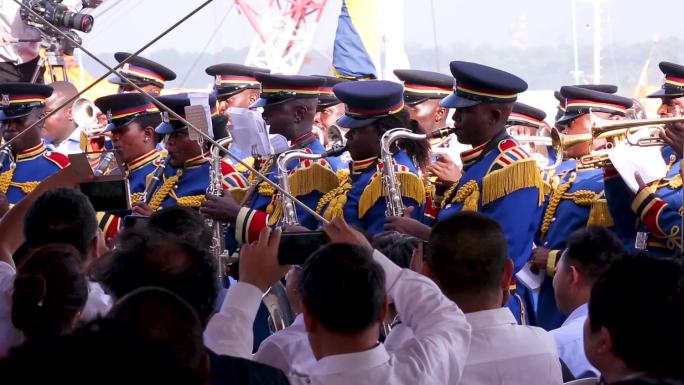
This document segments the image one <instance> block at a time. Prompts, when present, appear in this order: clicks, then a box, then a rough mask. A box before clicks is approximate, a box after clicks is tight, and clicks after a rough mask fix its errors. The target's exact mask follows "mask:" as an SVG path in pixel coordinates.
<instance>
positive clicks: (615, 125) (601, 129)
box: [590, 114, 684, 147]
mask: <svg viewBox="0 0 684 385" xmlns="http://www.w3.org/2000/svg"><path fill="white" fill-rule="evenodd" d="M590 118H591V132H592V135H593V136H594V138H595V139H598V138H601V137H604V138H605V137H616V136H624V137H625V139H626V140H627V143H628V144H629V145H631V146H639V147H653V146H663V145H665V141H664V140H662V139H660V138H657V137H647V138H638V139H636V140H635V139H634V138H633V137H632V134H633V133H634V132H637V131H640V130H647V129H651V130H653V131H662V130H663V129H664V125H665V124H668V123H684V116H675V117H671V118H656V119H631V120H607V119H601V118H599V117H597V116H594V115H593V114H592V115H591V117H590Z"/></svg>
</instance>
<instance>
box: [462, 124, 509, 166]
mask: <svg viewBox="0 0 684 385" xmlns="http://www.w3.org/2000/svg"><path fill="white" fill-rule="evenodd" d="M506 137H508V133H507V132H506V130H503V131H502V132H501V133H500V134H498V135H497V136H495V137H494V138H492V139H491V140H490V141H489V142H486V143H483V144H481V145H479V146H477V147H475V148H473V149H471V150H468V151H465V152H462V153H461V162H463V167H468V166H471V165H472V164H474V163H475V162H477V161H478V160H480V159H481V158H482V157H483V156H484V155H486V154H487V153H488V152H489V150H491V149H492V148H494V147H495V146H496V145H498V144H499V142H501V141H502V140H504V139H505V138H506Z"/></svg>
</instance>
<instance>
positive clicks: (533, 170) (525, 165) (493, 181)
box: [482, 158, 545, 206]
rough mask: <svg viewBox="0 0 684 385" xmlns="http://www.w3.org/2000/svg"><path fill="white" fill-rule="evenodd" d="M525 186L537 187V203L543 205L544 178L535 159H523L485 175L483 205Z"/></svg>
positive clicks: (483, 180)
mask: <svg viewBox="0 0 684 385" xmlns="http://www.w3.org/2000/svg"><path fill="white" fill-rule="evenodd" d="M524 188H537V190H538V203H537V204H538V205H539V206H541V204H542V203H543V202H544V191H545V187H544V180H543V179H542V176H541V173H540V172H539V167H538V166H537V161H535V160H534V159H530V158H527V159H523V160H520V161H517V162H514V163H511V164H510V165H507V166H506V167H504V168H500V169H498V170H495V171H492V172H490V173H489V174H487V175H485V177H484V178H483V179H482V205H483V206H484V205H486V204H488V203H491V202H494V201H495V200H497V199H499V198H503V197H504V196H506V195H508V194H511V193H513V192H515V191H517V190H521V189H524Z"/></svg>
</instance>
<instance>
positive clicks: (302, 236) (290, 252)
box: [278, 231, 328, 265]
mask: <svg viewBox="0 0 684 385" xmlns="http://www.w3.org/2000/svg"><path fill="white" fill-rule="evenodd" d="M326 243H328V238H327V236H326V235H325V234H324V233H323V232H322V231H300V232H292V233H282V234H281V235H280V245H278V263H280V264H281V265H301V264H303V263H304V262H306V260H307V259H309V257H310V256H311V254H313V253H314V252H315V251H317V250H318V249H319V248H321V246H323V245H325V244H326Z"/></svg>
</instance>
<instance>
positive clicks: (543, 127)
mask: <svg viewBox="0 0 684 385" xmlns="http://www.w3.org/2000/svg"><path fill="white" fill-rule="evenodd" d="M544 119H546V112H544V111H542V110H540V109H538V108H535V107H532V106H530V105H527V104H524V103H520V102H515V103H514V104H513V112H511V115H510V116H509V117H508V122H507V123H506V124H507V130H508V134H509V135H512V136H513V137H515V138H516V139H518V138H519V139H524V138H525V137H538V136H543V137H547V136H548V134H549V132H548V129H547V128H548V125H547V124H546V122H544ZM521 145H522V146H523V147H524V148H525V150H526V151H527V152H528V153H529V154H530V155H531V156H532V157H533V158H535V160H536V161H537V163H539V166H540V167H543V166H546V165H547V164H548V163H549V159H550V158H551V159H553V158H554V156H553V153H551V154H550V153H549V147H550V146H545V145H542V144H539V143H534V142H523V143H521ZM551 161H552V160H551Z"/></svg>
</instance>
